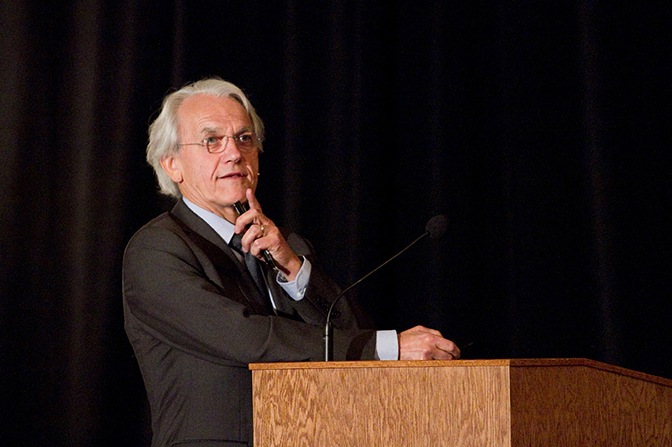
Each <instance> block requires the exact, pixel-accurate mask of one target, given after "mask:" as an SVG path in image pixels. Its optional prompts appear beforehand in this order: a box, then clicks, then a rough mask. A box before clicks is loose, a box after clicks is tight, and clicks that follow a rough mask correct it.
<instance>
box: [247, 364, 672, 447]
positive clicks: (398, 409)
mask: <svg viewBox="0 0 672 447" xmlns="http://www.w3.org/2000/svg"><path fill="white" fill-rule="evenodd" d="M250 369H251V370H252V380H253V399H254V439H255V446H310V447H313V446H479V447H480V446H498V447H499V446H550V445H555V446H560V445H571V446H576V445H591V446H594V445H604V446H607V445H608V446H614V445H661V446H663V445H664V446H669V445H672V381H670V380H667V379H662V378H659V377H655V376H650V375H646V374H642V373H637V372H635V371H630V370H626V369H623V368H618V367H615V366H611V365H606V364H604V363H599V362H594V361H590V360H585V359H539V360H533V359H529V360H528V359H510V360H454V361H412V362H406V361H396V362H383V361H377V362H310V363H270V364H252V365H250Z"/></svg>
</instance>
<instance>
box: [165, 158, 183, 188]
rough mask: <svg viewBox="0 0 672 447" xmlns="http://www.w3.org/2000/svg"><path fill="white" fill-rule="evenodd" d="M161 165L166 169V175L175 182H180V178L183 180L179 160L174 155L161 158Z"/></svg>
mask: <svg viewBox="0 0 672 447" xmlns="http://www.w3.org/2000/svg"><path fill="white" fill-rule="evenodd" d="M161 167H162V168H163V170H164V171H166V174H168V177H170V179H171V180H172V181H174V182H175V183H182V180H184V177H183V176H182V169H181V166H180V161H179V160H178V159H177V157H175V156H174V155H170V156H168V157H164V158H162V159H161Z"/></svg>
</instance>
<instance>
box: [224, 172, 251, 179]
mask: <svg viewBox="0 0 672 447" xmlns="http://www.w3.org/2000/svg"><path fill="white" fill-rule="evenodd" d="M220 178H228V179H237V178H247V175H245V174H244V173H242V172H230V173H228V174H226V175H222V176H221V177H220Z"/></svg>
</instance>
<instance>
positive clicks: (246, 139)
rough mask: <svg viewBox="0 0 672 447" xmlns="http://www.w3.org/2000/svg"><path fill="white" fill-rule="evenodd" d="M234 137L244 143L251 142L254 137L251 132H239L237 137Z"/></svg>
mask: <svg viewBox="0 0 672 447" xmlns="http://www.w3.org/2000/svg"><path fill="white" fill-rule="evenodd" d="M236 139H237V140H238V141H239V142H240V143H244V144H252V142H253V140H254V137H253V136H252V134H251V133H241V134H240V135H238V137H237V138H236Z"/></svg>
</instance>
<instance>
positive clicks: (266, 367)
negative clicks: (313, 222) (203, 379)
mask: <svg viewBox="0 0 672 447" xmlns="http://www.w3.org/2000/svg"><path fill="white" fill-rule="evenodd" d="M498 366H503V367H513V368H516V367H526V368H529V367H562V366H570V367H571V366H574V367H576V366H583V367H589V368H595V369H600V370H603V371H608V372H611V373H615V374H620V375H624V376H629V377H633V378H637V379H641V380H646V381H649V382H655V383H658V384H661V385H666V386H672V380H670V379H666V378H663V377H658V376H654V375H650V374H646V373H642V372H639V371H634V370H630V369H627V368H622V367H620V366H615V365H611V364H608V363H602V362H598V361H596V360H590V359H584V358H548V359H489V360H394V361H388V360H386V361H382V360H371V361H344V362H282V363H250V364H249V369H250V370H252V371H271V370H274V371H278V370H297V369H354V368H446V367H448V368H456V367H462V368H473V367H498Z"/></svg>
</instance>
